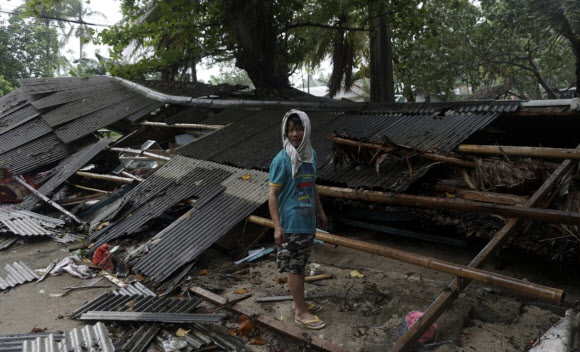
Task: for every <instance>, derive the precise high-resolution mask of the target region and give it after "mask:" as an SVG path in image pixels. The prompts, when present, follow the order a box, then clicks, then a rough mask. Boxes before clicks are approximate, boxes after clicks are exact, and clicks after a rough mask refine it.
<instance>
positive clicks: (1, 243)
mask: <svg viewBox="0 0 580 352" xmlns="http://www.w3.org/2000/svg"><path fill="white" fill-rule="evenodd" d="M0 232H2V231H0ZM16 241H18V237H16V236H10V235H8V234H2V235H1V236H0V250H3V249H6V248H8V247H10V246H12V245H13V244H14V243H15V242H16ZM0 346H2V345H1V344H0ZM0 351H1V349H0Z"/></svg>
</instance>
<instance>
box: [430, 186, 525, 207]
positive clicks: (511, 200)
mask: <svg viewBox="0 0 580 352" xmlns="http://www.w3.org/2000/svg"><path fill="white" fill-rule="evenodd" d="M424 187H425V188H427V189H430V190H433V191H438V192H447V193H453V194H455V195H456V196H458V197H460V198H463V199H467V200H475V201H479V202H486V203H499V204H506V205H521V204H524V203H525V202H526V201H527V200H528V198H529V197H526V196H518V195H515V194H505V193H495V192H484V191H474V190H471V189H463V188H458V187H453V186H446V185H424Z"/></svg>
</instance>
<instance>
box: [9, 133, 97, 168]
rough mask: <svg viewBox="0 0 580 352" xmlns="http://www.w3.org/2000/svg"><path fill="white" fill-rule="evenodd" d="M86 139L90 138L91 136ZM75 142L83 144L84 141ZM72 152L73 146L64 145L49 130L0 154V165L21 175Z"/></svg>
mask: <svg viewBox="0 0 580 352" xmlns="http://www.w3.org/2000/svg"><path fill="white" fill-rule="evenodd" d="M88 139H89V140H92V139H93V138H92V137H91V138H88ZM77 144H78V145H84V144H85V141H83V142H82V143H77ZM74 152H75V149H74V147H73V146H70V145H66V144H65V143H63V142H62V141H61V140H60V139H59V138H58V137H57V136H56V135H55V134H54V133H52V132H51V133H49V134H47V135H45V136H42V137H40V138H38V139H36V140H33V141H31V142H28V143H26V144H23V145H21V146H19V147H18V148H16V149H12V150H11V151H9V152H7V153H4V154H0V167H1V168H8V169H12V173H13V174H14V175H21V174H23V173H25V172H28V171H32V170H34V169H37V168H39V167H41V166H44V165H48V164H51V163H54V162H57V161H59V160H61V159H63V158H66V157H67V156H69V155H71V154H73V153H74Z"/></svg>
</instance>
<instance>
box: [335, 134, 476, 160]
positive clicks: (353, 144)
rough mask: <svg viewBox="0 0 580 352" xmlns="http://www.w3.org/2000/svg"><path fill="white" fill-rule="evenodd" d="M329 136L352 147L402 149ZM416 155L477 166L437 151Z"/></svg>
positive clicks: (389, 150)
mask: <svg viewBox="0 0 580 352" xmlns="http://www.w3.org/2000/svg"><path fill="white" fill-rule="evenodd" d="M328 138H329V139H330V140H332V141H334V143H337V144H342V145H348V146H351V147H356V148H367V149H374V150H381V151H384V152H391V151H393V152H397V153H401V152H400V151H397V148H394V147H385V146H382V145H380V144H378V143H369V142H357V141H353V140H350V139H346V138H341V137H337V136H335V135H329V136H328ZM416 155H417V156H418V157H421V158H423V159H430V160H434V161H439V162H443V163H447V164H453V165H457V166H463V167H470V168H474V167H476V164H475V163H474V162H473V161H469V160H463V159H459V158H452V157H448V156H443V155H439V154H435V153H417V154H416Z"/></svg>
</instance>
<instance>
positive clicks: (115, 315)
mask: <svg viewBox="0 0 580 352" xmlns="http://www.w3.org/2000/svg"><path fill="white" fill-rule="evenodd" d="M225 316H226V315H225V314H223V313H214V314H200V313H149V312H106V311H98V312H95V311H89V312H86V313H83V314H82V315H81V317H80V318H79V319H80V320H93V321H94V320H107V321H148V322H163V323H194V322H198V323H199V322H203V323H217V322H219V321H220V320H222V319H223V318H225Z"/></svg>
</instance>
